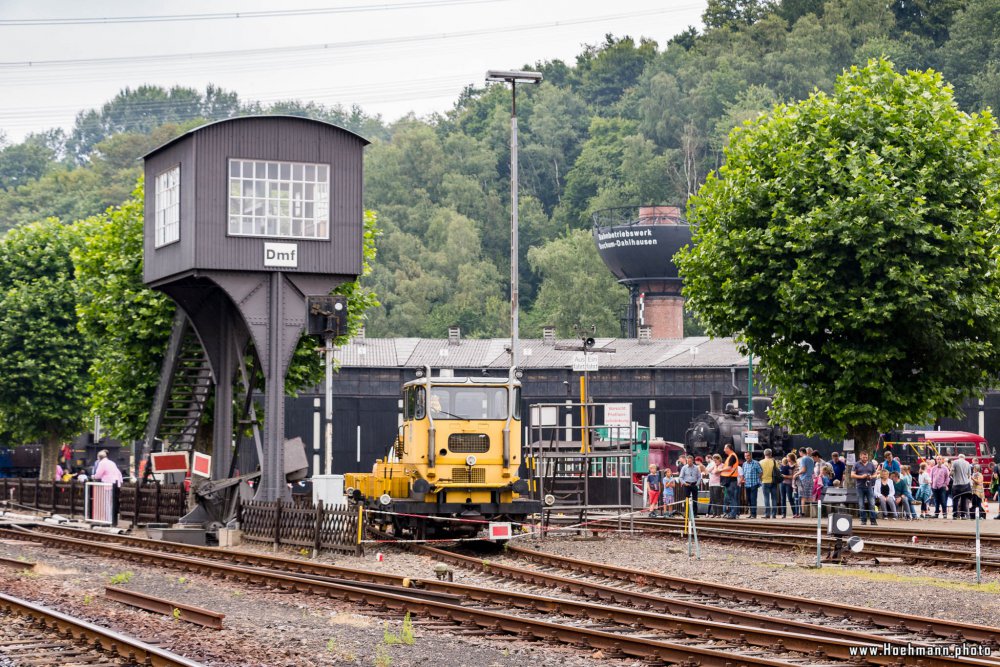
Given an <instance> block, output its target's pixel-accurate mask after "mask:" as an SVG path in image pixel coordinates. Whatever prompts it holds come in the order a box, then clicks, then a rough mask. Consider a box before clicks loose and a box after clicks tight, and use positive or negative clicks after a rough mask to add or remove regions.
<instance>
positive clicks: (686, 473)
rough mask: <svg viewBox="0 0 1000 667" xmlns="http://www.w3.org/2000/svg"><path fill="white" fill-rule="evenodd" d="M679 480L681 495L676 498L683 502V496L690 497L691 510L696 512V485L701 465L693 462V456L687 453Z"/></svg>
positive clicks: (699, 481) (698, 481)
mask: <svg viewBox="0 0 1000 667" xmlns="http://www.w3.org/2000/svg"><path fill="white" fill-rule="evenodd" d="M679 477H680V480H681V485H682V486H681V492H682V493H683V495H682V496H681V497H680V498H678V500H679V501H681V502H683V501H684V499H685V498H690V499H691V512H692V513H693V514H695V515H697V514H698V485H699V484H700V483H701V467H700V466H698V465H696V464H695V462H694V456H692V455H691V454H688V455H687V457H686V458H685V464H684V466H683V467H681V471H680V473H679Z"/></svg>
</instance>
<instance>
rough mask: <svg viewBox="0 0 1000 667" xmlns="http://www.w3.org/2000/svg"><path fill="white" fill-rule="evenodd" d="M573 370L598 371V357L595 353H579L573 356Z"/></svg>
mask: <svg viewBox="0 0 1000 667" xmlns="http://www.w3.org/2000/svg"><path fill="white" fill-rule="evenodd" d="M573 370H574V371H579V372H581V373H582V372H583V371H596V370H597V355H596V354H594V353H593V352H577V353H576V354H574V355H573Z"/></svg>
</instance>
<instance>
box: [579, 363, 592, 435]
mask: <svg viewBox="0 0 1000 667" xmlns="http://www.w3.org/2000/svg"><path fill="white" fill-rule="evenodd" d="M586 403H587V380H586V378H584V376H582V375H581V376H580V423H581V424H583V428H581V429H580V432H581V436H580V452H581V453H583V454H587V453H589V452H590V443H589V438H588V429H587V405H586Z"/></svg>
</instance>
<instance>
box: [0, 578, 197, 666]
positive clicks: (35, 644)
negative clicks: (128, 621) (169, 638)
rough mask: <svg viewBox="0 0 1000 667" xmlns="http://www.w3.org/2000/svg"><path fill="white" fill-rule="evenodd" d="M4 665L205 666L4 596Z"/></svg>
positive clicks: (0, 617)
mask: <svg viewBox="0 0 1000 667" xmlns="http://www.w3.org/2000/svg"><path fill="white" fill-rule="evenodd" d="M0 664H3V665H5V666H10V667H18V666H20V665H130V666H131V665H149V666H151V667H204V666H203V665H202V664H201V663H198V662H194V661H192V660H188V659H187V658H183V657H181V656H179V655H176V654H174V653H171V652H169V651H165V650H163V649H161V648H158V647H156V646H151V645H149V644H146V643H145V642H142V641H139V640H138V639H135V638H133V637H128V636H126V635H123V634H120V633H118V632H114V631H112V630H108V629H107V628H102V627H100V626H98V625H94V624H93V623H89V622H87V621H84V620H82V619H78V618H73V617H72V616H69V615H67V614H63V613H61V612H58V611H56V610H54V609H49V608H47V607H42V606H40V605H36V604H33V603H31V602H28V601H27V600H21V599H18V598H15V597H12V596H10V595H5V594H2V593H0Z"/></svg>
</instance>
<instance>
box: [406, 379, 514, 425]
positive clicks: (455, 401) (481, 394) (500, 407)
mask: <svg viewBox="0 0 1000 667" xmlns="http://www.w3.org/2000/svg"><path fill="white" fill-rule="evenodd" d="M428 407H429V408H430V411H431V417H433V418H434V419H506V418H507V388H506V387H475V386H471V387H448V386H433V387H431V397H430V401H427V400H426V390H425V388H424V387H410V388H408V389H407V390H406V400H405V401H404V408H405V410H406V415H405V416H406V417H407V418H412V419H423V418H424V417H426V416H427V408H428ZM515 412H516V410H515ZM515 418H516V414H515Z"/></svg>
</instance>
